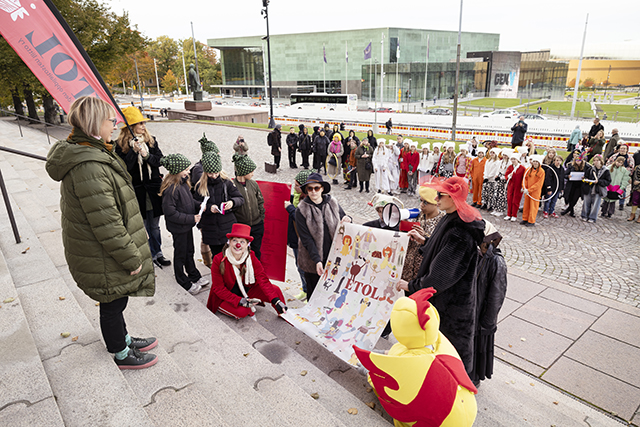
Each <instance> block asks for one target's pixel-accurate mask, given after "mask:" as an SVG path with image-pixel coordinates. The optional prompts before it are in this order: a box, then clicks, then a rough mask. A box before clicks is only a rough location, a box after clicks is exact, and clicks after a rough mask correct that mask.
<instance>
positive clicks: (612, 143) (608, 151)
mask: <svg viewBox="0 0 640 427" xmlns="http://www.w3.org/2000/svg"><path fill="white" fill-rule="evenodd" d="M618 141H620V134H617V133H616V134H615V135H611V139H609V142H607V146H606V147H605V148H604V154H603V155H602V156H603V157H604V161H605V162H606V161H607V160H608V159H609V157H611V155H612V154H613V152H614V150H615V148H616V146H617V145H618Z"/></svg>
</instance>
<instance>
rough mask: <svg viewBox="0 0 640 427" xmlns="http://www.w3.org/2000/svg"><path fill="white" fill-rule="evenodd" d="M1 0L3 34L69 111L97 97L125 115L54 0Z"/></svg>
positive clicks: (0, 22)
mask: <svg viewBox="0 0 640 427" xmlns="http://www.w3.org/2000/svg"><path fill="white" fill-rule="evenodd" d="M22 3H24V5H21V1H20V0H0V34H2V37H4V38H5V40H7V42H8V43H9V45H10V46H11V47H12V48H13V50H15V51H16V53H17V54H18V55H19V56H20V58H22V60H23V61H24V62H25V64H27V66H28V67H29V68H30V69H31V71H32V72H33V74H34V75H35V76H36V77H37V78H38V80H40V82H41V83H42V85H43V86H44V87H45V88H46V89H47V91H48V92H49V93H50V94H51V96H52V97H53V98H54V99H55V100H56V101H58V104H60V106H61V107H62V109H63V110H64V111H66V112H68V111H69V107H70V106H71V104H72V103H73V101H74V100H75V99H76V98H79V97H81V96H85V95H89V96H97V97H98V98H100V99H102V100H104V101H106V102H108V103H110V104H111V105H113V107H114V108H115V110H116V111H117V112H118V114H119V115H120V116H122V114H121V112H120V109H119V108H118V106H117V104H116V102H115V100H114V99H113V98H112V96H111V94H110V93H109V91H108V90H107V89H106V85H105V84H104V81H103V80H102V77H101V76H100V74H99V73H98V71H97V69H96V67H95V65H93V62H91V59H90V58H89V56H88V55H87V52H86V51H85V50H84V48H83V47H82V45H81V44H80V41H79V40H78V38H77V37H76V36H75V34H73V31H71V28H69V25H68V24H67V23H66V21H65V20H64V18H63V17H62V15H60V12H59V11H58V9H56V7H55V6H54V5H53V3H52V2H51V0H30V1H29V0H27V1H26V2H25V1H23V2H22Z"/></svg>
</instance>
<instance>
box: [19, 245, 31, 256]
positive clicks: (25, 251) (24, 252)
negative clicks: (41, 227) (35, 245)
mask: <svg viewBox="0 0 640 427" xmlns="http://www.w3.org/2000/svg"><path fill="white" fill-rule="evenodd" d="M29 249H31V246H29V247H28V248H27V249H25V250H24V251H22V252H21V253H23V254H26V253H27V251H28V250H29Z"/></svg>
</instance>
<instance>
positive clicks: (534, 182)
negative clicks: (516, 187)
mask: <svg viewBox="0 0 640 427" xmlns="http://www.w3.org/2000/svg"><path fill="white" fill-rule="evenodd" d="M543 185H544V170H543V169H542V166H539V167H538V169H533V167H531V169H529V170H528V171H527V173H526V174H525V177H524V182H523V183H522V188H523V189H525V188H526V189H527V190H529V194H526V195H525V196H524V207H523V209H522V220H523V221H527V222H528V223H530V224H535V223H536V216H537V215H538V208H539V207H540V202H539V201H538V200H540V194H541V193H542V187H543ZM533 199H537V200H533Z"/></svg>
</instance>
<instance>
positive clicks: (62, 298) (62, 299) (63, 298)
mask: <svg viewBox="0 0 640 427" xmlns="http://www.w3.org/2000/svg"><path fill="white" fill-rule="evenodd" d="M58 299H59V300H60V301H64V300H65V299H66V298H65V297H58Z"/></svg>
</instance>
